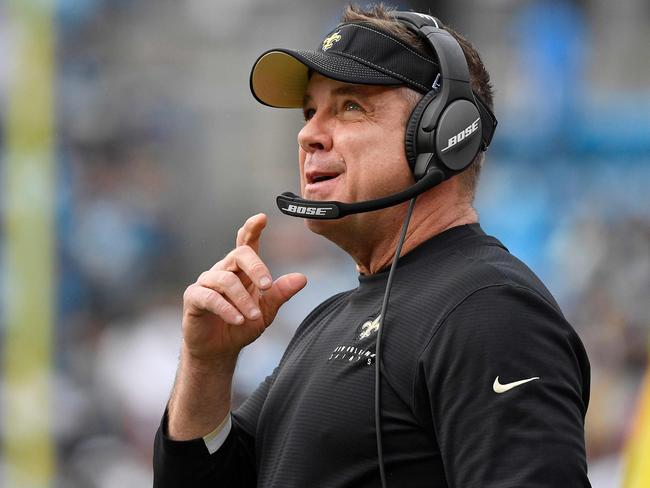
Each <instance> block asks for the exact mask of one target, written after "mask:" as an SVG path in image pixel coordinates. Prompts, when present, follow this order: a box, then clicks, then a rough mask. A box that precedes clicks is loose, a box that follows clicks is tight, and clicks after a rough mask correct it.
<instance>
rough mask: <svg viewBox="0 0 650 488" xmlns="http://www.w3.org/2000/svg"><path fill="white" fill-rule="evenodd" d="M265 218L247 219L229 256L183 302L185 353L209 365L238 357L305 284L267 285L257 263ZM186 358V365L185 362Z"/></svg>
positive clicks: (295, 276) (299, 278)
mask: <svg viewBox="0 0 650 488" xmlns="http://www.w3.org/2000/svg"><path fill="white" fill-rule="evenodd" d="M264 227H266V215H264V214H257V215H254V216H253V217H251V218H249V219H248V220H247V221H246V222H245V223H244V225H243V226H242V227H241V228H240V229H239V231H238V232H237V243H236V247H235V249H233V250H232V251H231V252H230V253H228V255H227V256H226V257H225V258H224V259H222V260H221V261H219V262H218V263H216V264H215V265H214V266H213V267H212V268H211V269H210V270H209V271H206V272H204V273H202V274H201V275H200V276H199V278H198V280H197V281H196V283H193V284H192V285H190V286H189V287H188V288H187V290H185V294H184V296H183V338H184V353H187V354H189V356H190V358H191V360H196V361H199V362H201V363H211V362H214V361H217V362H218V361H221V360H223V359H231V360H233V359H234V358H236V357H237V355H238V353H239V351H240V350H241V349H242V348H243V347H244V346H246V345H248V344H250V343H251V342H253V341H254V340H255V339H257V338H258V337H259V336H260V335H261V334H262V332H264V330H265V329H266V327H268V326H269V324H270V323H271V322H272V321H273V319H274V318H275V315H276V313H277V311H278V309H279V308H280V307H281V306H282V305H283V304H284V303H285V302H286V301H287V300H289V299H290V298H291V297H292V296H294V295H295V294H296V293H298V292H299V291H300V290H301V289H302V288H303V287H304V286H305V284H306V283H307V278H306V277H305V276H304V275H303V274H300V273H292V274H287V275H284V276H281V277H279V278H278V279H277V280H275V281H272V278H271V273H270V272H269V270H268V268H267V267H266V265H265V264H264V262H263V261H262V260H261V259H260V257H259V255H258V252H259V245H260V236H261V234H262V230H263V229H264ZM190 358H188V359H190Z"/></svg>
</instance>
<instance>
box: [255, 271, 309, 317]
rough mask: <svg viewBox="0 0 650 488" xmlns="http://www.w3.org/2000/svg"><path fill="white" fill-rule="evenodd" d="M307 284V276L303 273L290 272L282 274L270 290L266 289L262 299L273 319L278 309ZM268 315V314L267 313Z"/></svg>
mask: <svg viewBox="0 0 650 488" xmlns="http://www.w3.org/2000/svg"><path fill="white" fill-rule="evenodd" d="M306 284H307V277H306V276H305V275H304V274H302V273H289V274H286V275H283V276H280V277H279V278H278V279H277V280H275V281H274V282H273V285H272V286H271V288H269V289H268V290H265V291H264V294H263V295H262V299H261V301H262V302H263V303H264V305H265V307H264V308H266V309H267V311H268V312H269V313H270V315H271V316H270V317H267V319H270V320H273V317H275V314H276V313H277V311H278V309H279V308H280V307H281V306H282V305H283V304H284V303H285V302H286V301H287V300H289V299H290V298H291V297H292V296H294V295H295V294H296V293H298V292H299V291H300V290H302V289H303V288H304V287H305V285H306ZM265 315H266V314H265Z"/></svg>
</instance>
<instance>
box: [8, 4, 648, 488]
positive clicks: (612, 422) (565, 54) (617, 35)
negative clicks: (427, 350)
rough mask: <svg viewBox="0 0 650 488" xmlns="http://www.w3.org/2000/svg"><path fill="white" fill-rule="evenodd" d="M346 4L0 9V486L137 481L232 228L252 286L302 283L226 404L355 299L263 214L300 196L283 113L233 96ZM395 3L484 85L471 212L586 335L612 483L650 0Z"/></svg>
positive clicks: (331, 256) (595, 460)
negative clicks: (322, 316) (471, 57)
mask: <svg viewBox="0 0 650 488" xmlns="http://www.w3.org/2000/svg"><path fill="white" fill-rule="evenodd" d="M343 5H344V3H343V2H340V1H327V0H319V1H313V2H303V1H298V0H273V1H265V2H262V1H261V0H238V1H236V2H228V3H226V2H223V1H219V0H216V1H215V0H181V1H179V0H0V297H1V301H0V312H1V313H0V345H1V347H0V361H1V363H0V364H1V366H0V438H1V441H2V442H1V445H0V446H1V447H0V476H1V477H0V486H2V487H5V486H6V487H11V488H14V487H15V488H31V487H35V488H36V487H38V488H41V487H66V488H68V487H69V488H77V487H80V488H81V487H83V488H109V487H111V488H113V487H120V488H131V487H134V488H135V487H137V488H140V487H144V486H151V481H152V474H151V455H152V441H153V436H154V432H155V430H156V428H157V425H158V422H159V419H160V416H161V414H162V412H163V409H164V406H165V402H166V400H167V397H168V395H169V391H170V388H171V385H172V383H173V379H174V373H175V369H176V362H177V358H178V351H179V345H180V318H181V304H182V293H183V291H184V289H185V287H186V286H187V285H188V284H189V283H191V282H193V281H194V280H195V279H196V277H197V276H198V274H200V273H201V272H202V271H203V270H205V269H207V268H209V267H210V266H211V265H212V264H213V263H214V262H216V261H217V260H219V259H220V258H221V257H222V256H223V255H224V254H225V253H226V252H227V251H228V250H229V249H230V248H231V247H232V246H233V243H234V236H235V232H236V230H237V228H238V227H239V225H241V223H242V222H243V221H244V220H245V219H246V218H247V217H248V216H250V215H251V214H253V213H257V212H266V213H267V214H268V215H269V220H270V223H269V226H268V228H267V230H266V231H265V234H264V239H263V243H262V254H263V257H264V258H265V259H266V260H267V262H268V263H269V264H270V268H271V270H272V272H273V273H274V275H275V276H278V275H280V274H282V273H284V272H287V271H301V272H303V273H305V274H306V275H307V276H308V279H309V284H308V286H307V288H306V289H305V290H304V291H302V292H301V293H300V294H299V295H297V296H296V297H295V298H294V299H293V300H292V301H291V302H289V303H288V304H287V305H286V306H285V307H284V308H283V309H282V311H281V313H280V315H279V316H278V318H277V319H276V321H275V323H274V324H273V326H272V327H271V328H269V329H268V330H267V332H266V333H265V334H264V336H263V337H262V338H261V339H260V340H259V341H257V342H256V343H255V344H254V345H252V346H251V347H249V348H247V349H246V350H245V351H244V353H243V354H242V356H241V360H240V362H239V367H238V371H237V378H236V385H235V386H236V395H235V403H239V402H241V401H242V400H243V399H244V398H245V397H246V396H247V395H248V394H249V393H250V392H251V391H252V390H253V389H254V388H255V386H256V385H257V383H258V382H259V381H260V380H261V379H262V378H263V377H264V376H265V375H266V374H267V373H269V372H270V371H271V369H272V368H273V366H274V365H275V364H276V363H277V361H278V360H279V358H280V356H281V354H282V351H283V349H284V346H285V345H286V343H287V342H288V340H289V338H290V337H291V335H292V333H293V331H294V329H295V328H296V327H297V325H298V324H299V323H300V321H301V320H302V318H303V317H304V316H305V315H306V314H307V312H308V311H309V310H310V309H311V308H312V307H314V306H315V305H316V304H318V303H319V302H320V301H322V300H323V299H324V298H325V297H327V296H329V295H331V294H333V293H335V292H338V291H341V290H344V289H349V288H352V287H354V286H356V273H355V269H354V266H353V263H352V262H351V261H350V260H349V258H347V256H346V255H344V254H343V253H341V252H340V251H338V250H337V249H336V248H335V247H334V246H333V245H331V244H329V243H328V242H326V241H324V240H322V239H319V238H317V237H314V236H312V235H310V234H309V233H308V231H307V230H306V229H305V227H304V224H303V223H302V222H301V221H299V220H295V219H289V218H285V217H282V216H281V215H280V213H279V212H278V211H277V210H276V208H275V204H274V198H275V196H276V195H277V194H279V193H280V192H282V191H286V190H294V191H295V190H297V189H298V173H297V164H296V154H297V144H296V134H297V131H298V130H299V128H300V126H301V114H300V113H299V111H280V110H274V109H270V108H268V107H263V106H261V105H259V104H257V103H256V102H255V101H254V99H253V98H252V96H251V95H250V93H249V88H248V76H249V70H250V68H251V66H252V63H253V62H254V60H255V59H256V57H257V56H258V55H259V54H261V53H262V52H263V51H265V50H267V49H269V48H271V47H307V48H317V47H318V45H319V43H320V41H321V39H322V36H323V35H324V34H326V33H327V32H328V31H329V30H330V29H332V28H333V27H334V26H335V25H336V23H337V20H338V17H339V15H340V11H341V8H342V6H343ZM395 5H396V6H399V7H401V8H402V9H410V8H412V9H416V10H420V11H423V12H427V11H430V12H432V13H433V14H434V15H437V16H438V17H440V18H441V19H442V20H443V21H446V23H447V24H449V25H450V26H452V27H453V28H455V29H456V30H458V31H460V32H461V33H463V34H465V35H466V37H467V38H469V40H470V41H472V42H473V43H474V44H475V46H476V47H477V48H478V50H479V52H480V53H481V55H482V57H483V60H484V62H485V64H486V65H487V67H488V70H489V71H490V72H491V74H492V79H493V82H494V85H495V88H496V103H495V107H496V109H495V112H496V114H497V117H498V118H499V128H498V130H497V133H496V136H495V139H494V141H493V144H492V147H491V148H490V151H489V153H488V159H487V162H486V165H485V168H484V172H483V176H482V182H481V185H480V192H479V195H478V197H477V201H476V206H477V209H478V211H479V214H480V218H481V222H482V224H483V227H484V229H485V230H486V231H487V232H488V233H491V234H493V235H495V236H497V237H498V238H499V239H501V240H502V241H503V242H504V244H505V245H506V246H508V248H509V249H510V250H511V252H513V253H514V254H516V255H518V256H519V257H520V258H522V259H523V260H524V261H525V262H526V263H528V264H529V266H530V267H531V268H532V269H533V270H534V271H535V272H536V273H537V274H538V275H540V276H541V278H542V279H543V280H544V281H545V282H546V284H547V285H548V287H549V288H550V290H551V291H552V292H553V293H554V294H555V296H556V297H557V299H558V301H559V302H560V304H561V306H562V308H563V310H564V312H565V314H566V316H567V317H568V319H569V321H570V322H571V323H572V324H573V325H574V327H575V328H576V329H577V331H578V332H579V334H580V336H581V337H582V340H583V341H584V343H585V346H586V348H587V351H588V353H589V356H590V359H591V364H592V393H591V404H590V408H589V413H588V416H587V427H586V436H587V449H588V456H589V466H590V477H591V480H592V484H593V486H594V487H595V488H605V487H617V486H620V485H621V483H622V481H621V480H622V479H623V476H624V475H623V471H624V465H625V461H624V459H625V457H624V456H623V452H624V451H625V448H626V445H628V442H629V439H630V435H631V433H632V432H634V427H633V426H634V425H637V431H638V425H640V423H639V422H640V419H641V420H643V415H640V414H639V410H638V409H639V405H640V403H639V398H640V394H641V393H640V392H641V383H642V379H643V376H644V371H645V368H646V364H647V357H648V344H649V339H648V331H649V328H650V305H649V303H648V302H649V299H650V196H649V193H650V191H649V190H648V185H649V184H650V115H649V114H650V63H649V62H648V54H647V53H648V47H650V3H648V2H647V0H620V1H617V2H612V1H610V0H582V1H577V0H575V1H570V0H518V1H515V0H480V1H479V0H454V1H451V0H440V1H431V2H424V1H411V2H400V3H396V4H395ZM289 243H290V244H291V245H290V246H288V244H289ZM646 415H648V416H650V405H649V410H648V414H646ZM635 418H636V424H635V420H634V419H635ZM646 421H647V419H646ZM649 483H650V482H649ZM638 486H650V484H648V485H638Z"/></svg>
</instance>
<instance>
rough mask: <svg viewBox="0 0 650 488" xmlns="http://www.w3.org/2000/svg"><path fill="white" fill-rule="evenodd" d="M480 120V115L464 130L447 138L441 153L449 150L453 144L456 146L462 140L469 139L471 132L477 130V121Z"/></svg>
mask: <svg viewBox="0 0 650 488" xmlns="http://www.w3.org/2000/svg"><path fill="white" fill-rule="evenodd" d="M479 120H480V117H479V118H478V119H476V120H475V121H474V122H472V123H471V124H470V125H468V126H467V127H466V128H465V129H464V130H462V131H460V132H459V133H458V134H456V135H455V136H453V137H451V138H449V140H448V141H447V147H445V148H444V149H443V150H442V151H440V152H441V153H443V154H444V153H446V152H447V151H449V150H450V149H451V148H453V147H454V146H457V145H458V144H459V143H461V142H462V141H464V140H469V138H470V137H471V135H472V134H474V132H476V131H477V130H478V121H479Z"/></svg>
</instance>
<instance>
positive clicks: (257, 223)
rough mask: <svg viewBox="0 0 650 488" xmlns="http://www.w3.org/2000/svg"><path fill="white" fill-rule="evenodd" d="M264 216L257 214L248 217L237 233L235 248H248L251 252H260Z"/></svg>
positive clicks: (264, 225)
mask: <svg viewBox="0 0 650 488" xmlns="http://www.w3.org/2000/svg"><path fill="white" fill-rule="evenodd" d="M266 221H267V218H266V215H265V214H263V213H259V214H257V215H253V216H252V217H250V218H249V219H248V220H246V222H244V225H243V226H242V227H241V228H240V229H239V230H238V231H237V241H236V244H237V247H239V246H250V247H251V248H252V249H253V251H255V252H259V250H260V236H261V235H262V230H264V227H266Z"/></svg>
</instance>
